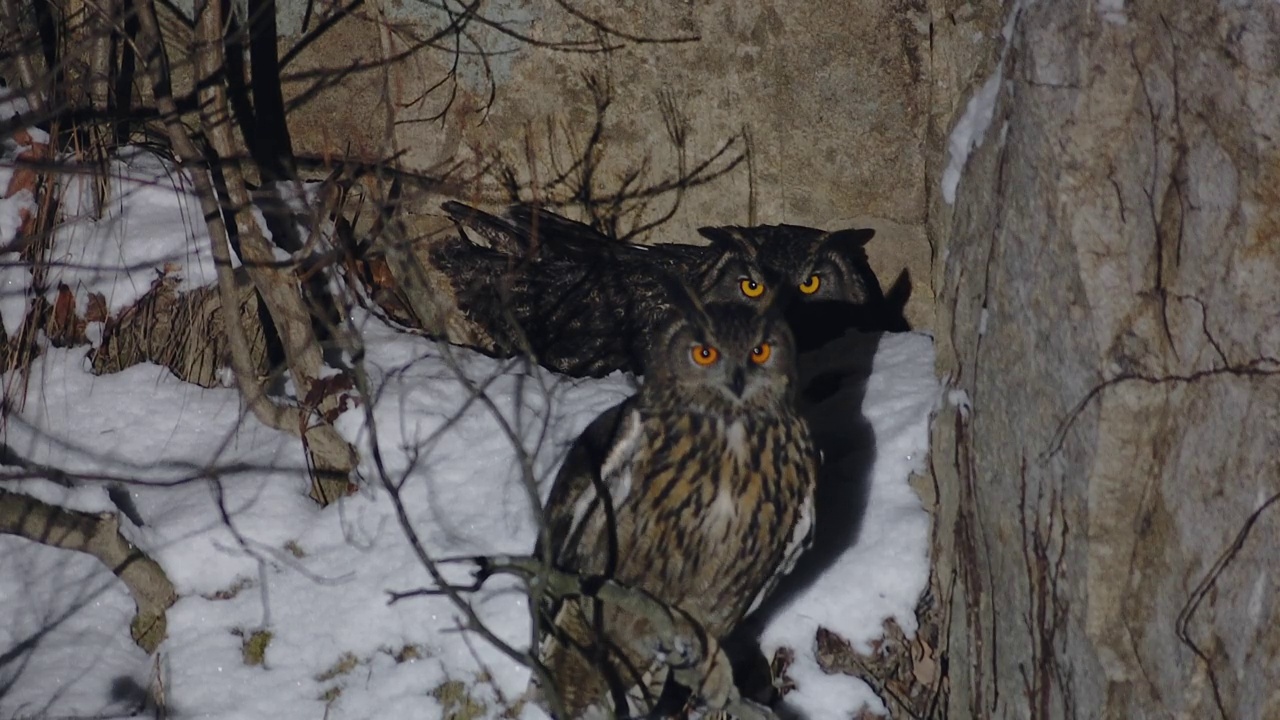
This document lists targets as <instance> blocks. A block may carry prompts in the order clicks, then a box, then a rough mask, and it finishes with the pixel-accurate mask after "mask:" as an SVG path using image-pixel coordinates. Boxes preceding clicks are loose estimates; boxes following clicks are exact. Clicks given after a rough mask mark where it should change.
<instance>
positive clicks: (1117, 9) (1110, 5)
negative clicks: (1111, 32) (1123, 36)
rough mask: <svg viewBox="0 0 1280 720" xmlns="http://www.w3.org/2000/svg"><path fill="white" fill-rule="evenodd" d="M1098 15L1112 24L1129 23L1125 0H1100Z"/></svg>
mask: <svg viewBox="0 0 1280 720" xmlns="http://www.w3.org/2000/svg"><path fill="white" fill-rule="evenodd" d="M1098 16H1099V17H1101V18H1102V19H1103V20H1105V21H1107V22H1109V23H1111V24H1112V25H1128V24H1129V17H1128V16H1127V15H1125V12H1124V0H1098Z"/></svg>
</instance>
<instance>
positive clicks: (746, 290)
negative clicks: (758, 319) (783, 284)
mask: <svg viewBox="0 0 1280 720" xmlns="http://www.w3.org/2000/svg"><path fill="white" fill-rule="evenodd" d="M738 288H739V289H741V290H742V294H743V295H746V296H747V297H749V298H758V297H760V296H761V295H763V294H764V283H758V282H756V281H755V280H752V279H751V278H745V277H744V278H742V279H741V280H739V281H738Z"/></svg>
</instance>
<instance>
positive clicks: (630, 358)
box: [428, 203, 769, 376]
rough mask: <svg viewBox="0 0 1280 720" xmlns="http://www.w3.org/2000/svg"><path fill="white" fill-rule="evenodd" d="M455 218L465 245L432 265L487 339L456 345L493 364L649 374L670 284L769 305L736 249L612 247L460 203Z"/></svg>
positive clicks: (727, 245)
mask: <svg viewBox="0 0 1280 720" xmlns="http://www.w3.org/2000/svg"><path fill="white" fill-rule="evenodd" d="M445 209H446V210H447V211H448V212H449V213H450V214H451V215H452V216H453V217H454V218H455V219H456V220H457V222H458V224H459V228H460V230H461V231H462V235H461V236H460V237H459V238H456V239H453V240H451V241H447V242H444V243H440V244H438V245H436V246H435V247H434V248H433V249H432V250H431V251H430V253H429V262H430V264H431V266H432V269H433V271H435V274H436V275H438V276H441V277H445V278H448V281H449V282H450V284H451V286H452V287H451V290H452V295H453V297H454V298H456V303H457V306H458V310H459V311H460V312H461V314H462V315H463V316H464V318H465V319H466V321H467V323H468V324H469V326H472V327H478V328H480V329H481V330H482V331H483V332H482V333H476V332H472V333H468V334H467V335H468V336H467V337H462V338H455V337H446V339H449V340H451V341H454V342H459V343H460V344H466V345H471V346H475V347H478V348H479V349H481V350H484V351H486V352H489V353H492V354H497V355H504V356H509V355H515V354H519V353H521V352H529V353H531V354H532V355H533V357H534V358H535V359H536V360H537V361H538V362H539V363H540V364H542V365H544V366H546V367H549V368H551V369H553V370H557V371H560V372H565V373H569V374H572V375H593V376H598V375H605V374H607V373H609V372H612V371H614V370H619V369H622V370H630V371H633V372H637V373H639V372H642V371H643V368H642V367H641V366H642V363H643V358H644V353H645V350H646V348H647V344H648V339H649V338H650V337H651V336H652V335H653V328H654V327H655V325H656V324H657V323H659V322H660V321H661V319H662V318H663V317H664V316H665V314H666V312H667V310H668V308H667V293H666V292H665V291H664V290H663V285H664V283H665V282H667V281H668V276H672V277H674V278H676V279H677V280H678V281H679V282H680V283H682V284H684V285H685V286H687V287H689V288H691V289H693V290H694V291H695V292H696V293H697V294H698V295H699V297H700V298H702V299H703V300H705V301H707V302H718V301H725V302H727V301H735V300H737V301H741V302H744V303H748V304H763V303H765V302H767V301H768V300H769V296H768V294H767V293H765V292H764V285H763V282H762V278H761V272H760V270H759V268H757V267H755V266H754V265H753V264H752V263H751V262H750V261H749V260H748V259H746V257H745V256H744V255H743V254H742V253H741V252H739V250H738V248H737V246H736V244H735V242H736V241H735V240H733V239H726V240H725V241H723V242H721V241H717V242H715V243H713V244H712V246H710V247H708V248H706V249H705V251H704V252H700V253H699V254H697V255H689V254H685V253H677V252H670V251H668V250H667V249H666V248H665V247H662V246H653V247H648V246H641V245H630V244H625V243H618V242H616V241H612V240H608V239H602V237H603V236H599V235H598V234H594V235H592V234H590V233H594V231H590V229H589V228H587V226H585V225H581V224H580V223H573V222H572V221H570V220H566V219H564V218H556V219H554V220H553V219H551V218H549V217H548V218H541V216H539V217H540V218H541V219H539V220H530V221H529V222H528V224H527V225H526V224H521V223H519V222H515V221H508V220H505V219H503V218H498V217H496V216H493V215H489V214H488V213H484V212H482V211H479V210H476V209H474V208H469V207H467V206H465V205H461V204H459V203H446V205H445ZM581 228H587V230H588V232H587V233H584V232H580V230H581ZM468 232H470V233H471V234H473V235H475V237H474V238H472V237H469V236H468ZM428 330H432V328H428ZM444 334H446V335H447V334H448V333H447V329H446V332H445V333H444ZM477 335H483V337H479V338H477V337H475V336H477Z"/></svg>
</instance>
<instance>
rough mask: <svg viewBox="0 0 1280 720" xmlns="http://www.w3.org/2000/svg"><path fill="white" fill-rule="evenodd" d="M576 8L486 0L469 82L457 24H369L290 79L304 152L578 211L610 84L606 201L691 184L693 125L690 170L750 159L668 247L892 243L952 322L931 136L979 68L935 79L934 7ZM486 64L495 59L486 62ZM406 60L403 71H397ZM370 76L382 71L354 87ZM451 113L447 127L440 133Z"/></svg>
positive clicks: (640, 219) (699, 202)
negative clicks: (798, 239) (932, 221)
mask: <svg viewBox="0 0 1280 720" xmlns="http://www.w3.org/2000/svg"><path fill="white" fill-rule="evenodd" d="M572 7H574V8H576V9H577V10H579V11H580V12H581V15H582V17H576V16H575V15H573V14H571V13H570V12H567V11H566V10H565V9H564V7H563V6H560V5H557V4H555V3H550V2H548V3H524V2H498V3H484V4H482V5H481V6H480V9H479V13H480V15H479V16H478V17H474V18H471V19H470V20H469V22H468V23H467V25H466V33H465V35H464V37H463V39H462V40H461V43H462V47H463V49H464V50H466V51H468V52H471V53H473V54H465V55H461V56H459V57H458V58H457V60H458V62H457V63H456V66H455V57H454V55H453V54H452V52H450V50H451V49H452V47H453V45H452V42H453V40H454V36H453V35H451V34H448V33H446V34H445V35H444V36H443V37H442V39H441V40H440V41H439V42H438V43H437V44H438V45H440V46H441V47H440V48H432V47H426V48H418V49H415V45H417V44H418V43H419V41H420V40H421V39H423V37H424V36H426V35H428V34H430V33H431V32H433V31H438V30H439V29H440V28H442V27H447V26H448V24H449V22H450V18H449V17H448V16H446V15H444V13H442V12H441V11H439V10H433V9H430V8H429V7H428V6H426V5H423V4H417V3H398V2H381V3H377V4H374V5H372V6H366V7H365V8H362V9H361V10H359V11H357V13H356V14H355V16H353V17H352V18H350V19H348V20H344V21H343V22H341V23H338V24H337V25H336V26H335V27H334V29H333V30H332V31H331V34H330V36H328V37H326V39H325V40H324V41H323V42H318V43H315V44H314V45H312V46H310V47H309V48H307V49H306V50H304V51H303V52H301V53H299V54H298V57H297V58H296V60H295V61H294V62H293V63H292V64H291V65H290V66H289V67H288V68H287V71H286V78H287V80H288V90H289V92H290V94H291V95H292V96H294V97H295V98H301V101H300V103H299V107H298V110H297V111H296V112H295V113H294V114H293V116H292V117H291V119H290V127H291V130H292V131H293V133H294V139H295V142H296V143H297V150H298V151H299V152H305V153H313V154H322V153H327V154H330V155H332V154H335V153H337V154H343V153H350V154H353V155H355V156H357V157H363V158H366V159H375V158H378V157H385V156H387V155H389V154H392V153H398V157H399V159H400V162H401V164H402V166H403V167H405V168H406V169H410V170H417V171H436V172H438V171H439V170H440V169H442V168H444V167H447V166H449V165H450V163H453V162H456V161H460V162H461V163H462V165H461V168H460V169H459V170H458V171H457V172H456V173H455V176H456V177H460V178H461V177H479V178H481V182H467V183H465V184H464V185H463V186H462V187H463V191H464V192H467V193H474V194H476V195H477V197H475V198H473V199H476V200H484V199H486V198H487V199H492V200H501V199H503V198H502V197H501V195H502V193H501V188H500V186H499V184H498V183H497V182H496V181H495V175H496V173H495V167H494V163H499V164H501V165H502V166H504V167H506V168H510V169H512V170H513V171H514V173H515V176H516V177H517V178H518V180H519V181H520V182H521V183H522V184H528V185H532V186H533V187H536V188H538V192H539V193H543V194H545V195H547V196H550V197H551V199H561V200H563V199H567V198H568V197H569V196H571V195H572V194H573V193H574V192H578V190H577V188H571V187H568V186H555V184H554V183H553V182H552V179H553V178H555V177H556V176H557V175H560V174H562V173H563V172H564V171H565V169H566V168H570V167H571V166H572V165H573V163H574V162H575V160H577V159H578V158H580V157H581V156H582V154H583V152H584V148H586V147H587V146H588V140H589V138H590V136H591V134H592V132H593V128H594V125H595V121H596V118H597V101H598V100H599V93H593V92H592V87H593V85H594V86H595V87H596V88H600V87H604V86H607V87H608V94H609V99H610V104H609V107H608V110H607V112H606V114H605V118H604V123H603V135H602V138H601V142H600V143H599V146H598V148H597V150H596V156H595V158H594V159H596V160H597V161H598V164H599V167H598V169H597V170H596V172H595V173H594V176H593V178H592V182H591V183H590V185H591V188H590V190H591V192H593V193H594V194H595V195H596V196H602V195H607V194H609V193H612V192H616V191H618V190H620V189H622V188H623V187H624V186H625V183H626V180H625V178H627V177H628V175H629V174H632V173H636V172H637V171H639V177H638V179H637V181H636V183H634V184H635V185H637V186H638V185H652V184H656V183H661V182H663V181H664V180H667V179H669V178H670V177H672V176H674V175H675V174H676V172H677V170H678V168H679V167H680V162H681V158H680V157H679V155H678V154H677V153H676V152H675V150H674V146H673V143H672V141H671V139H670V134H671V133H670V127H671V126H672V125H673V118H675V119H676V122H675V123H674V124H676V125H677V126H679V127H681V129H682V131H683V132H684V134H685V136H686V138H687V139H686V143H685V147H686V153H685V158H684V163H685V165H686V166H688V167H689V168H693V167H696V166H697V165H698V164H699V163H700V162H702V161H705V160H706V159H708V158H712V157H715V156H716V153H717V151H719V150H720V149H721V148H723V147H724V146H725V145H726V144H728V149H727V150H726V151H725V152H724V153H723V154H722V155H720V156H719V158H720V159H719V160H718V161H716V162H713V163H712V164H711V166H710V167H709V168H708V173H710V172H714V171H715V170H717V169H724V168H726V167H729V166H730V165H732V163H731V162H730V161H731V159H732V158H735V157H738V156H740V155H742V154H743V153H747V154H749V161H747V160H745V159H744V160H743V161H741V162H739V163H738V164H736V165H732V169H729V170H728V171H727V172H725V173H724V174H723V175H722V176H720V177H718V178H717V179H715V180H714V181H712V182H707V183H705V184H700V185H697V186H695V187H691V188H689V189H688V190H687V191H686V192H684V193H682V195H681V196H680V198H679V201H680V202H679V207H678V208H677V209H676V211H675V213H674V214H673V215H672V217H671V218H670V220H669V221H668V222H666V223H664V224H663V225H662V226H660V227H659V228H658V229H656V230H654V231H653V232H651V233H648V234H647V239H648V240H651V241H657V242H661V241H672V240H676V241H685V242H695V241H698V237H697V235H696V234H695V233H694V232H693V230H694V228H696V227H697V226H700V225H706V224H733V223H739V224H742V223H749V222H757V223H781V222H787V223H798V224H806V225H814V226H819V227H826V228H837V227H845V226H850V225H865V226H870V227H875V228H876V229H877V231H878V236H877V238H876V239H875V240H874V241H873V242H872V243H871V245H870V247H869V251H870V254H871V259H872V263H873V265H874V267H875V268H876V269H877V271H878V272H879V274H880V276H881V279H882V282H883V284H885V285H886V286H887V285H888V284H889V283H891V282H892V281H893V280H894V278H895V277H896V276H897V274H898V273H899V272H900V271H901V270H902V269H903V268H908V269H909V270H910V272H911V275H912V277H913V279H914V280H915V284H914V288H913V302H912V304H911V306H910V308H909V315H910V319H911V320H912V321H913V323H914V324H915V325H917V326H922V327H929V326H931V325H932V302H933V293H932V290H931V288H932V283H931V254H932V250H931V247H930V243H929V241H928V239H927V238H926V234H925V227H926V224H925V219H926V215H927V212H928V207H929V195H930V193H931V187H933V186H931V185H930V184H929V183H928V182H927V180H926V165H927V162H928V158H929V155H930V151H929V149H928V148H929V145H930V138H931V137H933V140H934V141H935V142H936V136H937V132H938V128H939V127H940V125H939V124H938V123H936V122H935V123H934V124H932V125H931V120H937V118H935V117H933V115H931V108H932V107H935V106H936V105H937V104H938V103H939V102H942V103H943V105H946V106H950V105H951V104H953V103H954V102H956V100H955V99H954V98H955V97H957V96H958V93H959V92H961V91H962V90H963V86H964V84H965V80H966V78H967V76H968V75H969V74H970V73H971V72H972V71H970V70H957V69H954V68H966V67H967V66H968V63H961V62H957V63H950V62H948V63H947V64H946V66H945V67H946V69H945V71H944V72H943V75H944V76H945V77H943V78H941V79H939V80H938V82H937V83H934V82H932V80H931V78H932V74H933V72H934V69H933V67H932V63H933V61H934V58H933V55H932V54H931V49H930V39H931V33H930V27H931V22H930V12H931V10H930V9H929V8H927V7H926V6H925V4H924V3H923V2H922V1H921V0H900V1H897V2H889V3H885V2H879V1H872V0H859V1H858V2H852V3H845V4H839V5H831V6H821V5H819V4H816V3H781V2H764V3H757V2H734V3H674V2H669V1H668V0H647V1H643V2H628V3H613V2H604V1H602V0H592V1H590V2H582V3H575V4H574V5H573V6H572ZM291 8H292V9H291ZM295 11H296V8H293V6H292V5H289V4H286V5H284V6H282V20H281V23H280V26H281V30H282V32H285V33H299V32H302V31H303V24H302V22H301V20H300V19H299V14H298V13H297V12H295ZM987 16H990V17H995V18H997V19H998V11H995V12H990V13H987V15H986V16H984V15H982V14H979V13H974V12H970V11H965V12H964V13H962V14H961V17H960V19H959V21H958V22H959V23H960V24H959V25H958V27H962V28H964V30H965V32H964V33H963V34H964V35H965V37H966V39H965V40H964V41H963V42H962V43H960V45H963V46H966V47H969V46H972V47H981V46H983V45H984V44H989V43H984V41H983V38H984V36H983V32H982V31H983V30H986V31H990V30H991V28H990V27H984V25H983V24H982V23H980V22H978V20H979V19H983V18H986V17H987ZM317 17H321V18H322V17H324V12H323V11H321V12H319V13H317ZM583 18H589V21H588V20H584V19H583ZM316 22H317V21H316V20H312V21H311V23H310V25H309V27H314V26H315V25H316ZM947 22H948V24H949V25H950V24H953V23H952V21H951V20H948V21H947ZM495 25H502V27H503V28H504V29H505V30H507V31H509V32H510V34H507V33H504V32H501V31H499V30H498V29H496V28H495V27H494V26H495ZM512 34H519V35H520V36H521V37H520V38H515V37H513V36H512ZM296 37H298V36H297V35H294V36H293V37H286V38H285V39H284V41H283V42H282V47H284V48H288V47H291V46H292V45H294V44H296V42H297V40H296ZM600 47H607V48H608V50H607V51H600V50H599V48H600ZM481 49H483V50H484V51H485V52H486V55H485V56H483V57H482V56H481V55H479V54H475V53H478V52H479V51H480V50H481ZM387 58H394V59H395V62H394V63H391V64H390V65H389V66H388V67H385V68H384V67H380V66H378V64H379V63H378V61H379V60H383V59H387ZM353 62H359V63H361V64H362V65H361V67H360V68H358V69H355V70H354V71H353V70H352V69H351V68H350V67H349V66H350V65H351V64H352V63H353ZM343 68H347V69H346V70H345V73H346V75H345V77H344V78H343V80H342V81H341V83H339V84H336V85H333V86H332V87H324V88H320V89H319V90H317V89H316V86H317V85H319V84H320V83H319V82H318V80H317V79H316V76H317V73H316V71H323V70H325V69H329V70H340V69H343ZM451 71H452V74H451ZM321 74H323V73H321ZM437 84H439V86H438V87H436V88H435V89H434V90H431V87H432V86H433V85H437ZM429 91H430V92H429ZM446 107H447V108H448V114H447V116H446V118H445V120H444V121H443V122H441V121H439V120H437V119H433V118H434V117H435V116H437V115H438V114H439V113H441V112H442V111H444V110H445V109H446ZM388 129H390V132H387V130H388ZM943 132H945V130H943ZM486 169H487V170H488V172H486ZM708 173H704V174H708ZM674 200H675V197H674V196H673V195H667V196H664V197H662V198H659V199H657V200H655V201H654V202H653V203H651V205H650V206H649V207H648V208H647V209H646V210H645V211H644V212H642V213H638V214H637V215H636V216H634V217H633V218H630V219H629V221H628V223H627V225H626V226H625V227H623V228H621V229H623V230H626V229H628V228H629V227H635V226H637V225H640V224H643V223H645V222H650V221H653V220H655V219H658V218H660V217H662V216H664V215H665V214H666V213H667V212H668V211H669V210H670V209H671V207H672V205H673V202H674ZM428 205H429V202H427V201H424V202H423V203H422V205H421V206H420V207H418V208H416V209H418V210H420V211H426V210H428V209H429V208H428V207H427V206H428Z"/></svg>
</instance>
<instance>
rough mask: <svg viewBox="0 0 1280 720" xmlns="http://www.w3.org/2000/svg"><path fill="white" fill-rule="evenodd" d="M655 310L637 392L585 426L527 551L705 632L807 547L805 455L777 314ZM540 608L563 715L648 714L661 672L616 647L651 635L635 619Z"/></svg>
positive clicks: (570, 607)
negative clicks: (627, 590)
mask: <svg viewBox="0 0 1280 720" xmlns="http://www.w3.org/2000/svg"><path fill="white" fill-rule="evenodd" d="M667 303H668V305H667V306H668V307H669V308H671V311H670V312H668V313H667V314H666V315H665V316H664V319H663V321H662V322H661V324H659V325H657V326H655V327H654V328H653V334H652V336H651V337H650V338H649V341H648V344H647V350H646V353H645V358H644V367H645V370H646V375H645V382H644V384H643V386H642V387H641V389H640V391H639V393H638V394H637V395H636V396H634V397H632V398H630V399H628V400H626V401H625V402H623V403H622V404H620V405H618V406H616V407H614V408H612V409H611V410H609V411H607V412H605V413H604V414H602V415H601V416H600V417H599V418H597V419H596V420H595V421H594V422H593V423H591V425H590V426H589V427H588V428H587V429H586V430H585V431H584V432H583V433H582V435H581V436H580V437H579V438H578V440H577V441H576V443H575V444H574V446H573V448H572V449H571V451H570V453H569V456H568V458H567V459H566V461H565V464H564V466H563V467H562V468H561V470H560V473H559V475H558V476H557V477H556V480H555V483H554V485H553V487H552V490H551V493H550V496H549V497H548V500H547V503H546V507H545V521H546V523H547V537H549V539H550V542H549V545H547V546H543V545H541V543H540V544H539V548H538V552H539V553H544V552H545V553H546V555H547V556H548V557H549V558H550V561H551V562H552V563H553V565H554V566H555V567H556V568H557V569H561V570H566V571H570V572H575V573H579V574H583V575H587V576H599V577H604V578H609V579H614V580H616V581H618V582H620V583H623V584H625V585H627V586H629V587H634V588H637V589H640V590H643V591H644V592H646V593H649V594H651V595H652V596H654V597H655V598H657V599H658V600H660V601H661V602H663V603H666V604H669V605H671V606H673V607H677V608H679V609H680V610H681V611H682V612H684V613H687V614H688V615H689V617H690V618H691V619H692V620H694V621H695V622H697V623H699V624H700V625H701V626H702V627H703V628H704V629H705V630H706V631H707V633H708V634H709V635H710V636H712V637H714V638H717V639H720V638H723V637H725V636H726V635H727V634H728V633H729V632H730V631H731V630H733V629H734V628H735V627H736V626H737V625H738V624H739V623H740V622H741V621H742V619H743V617H744V616H746V614H747V613H748V612H750V611H751V610H752V609H754V608H755V607H756V606H757V605H759V604H760V602H761V601H762V600H763V599H764V597H765V596H766V595H768V594H769V592H770V591H771V590H772V588H773V587H774V585H775V583H776V582H777V580H778V579H779V578H780V577H781V576H782V575H783V574H785V573H786V572H788V571H789V570H790V569H791V567H792V566H794V564H795V562H796V560H797V558H798V557H799V556H800V554H801V552H802V551H803V549H804V548H805V547H806V544H807V542H808V538H809V537H810V533H811V530H812V517H813V496H814V491H815V477H816V474H817V465H818V458H817V452H816V450H815V449H814V446H813V442H812V440H811V438H810V434H809V430H808V427H807V426H806V425H805V422H804V421H803V420H802V419H801V418H800V417H799V416H798V415H797V414H796V411H795V402H794V393H795V388H794V385H795V383H796V370H795V348H794V344H793V341H792V338H791V333H790V330H789V329H788V327H787V324H786V322H785V321H784V320H783V318H782V317H781V315H780V314H778V313H777V312H776V311H775V310H774V309H773V308H771V307H769V306H768V305H765V306H763V307H759V306H753V305H750V304H745V303H741V302H732V303H725V302H719V303H710V304H707V305H705V306H703V305H701V304H700V303H699V302H697V301H696V300H695V299H693V298H692V297H688V296H687V295H686V296H684V297H675V298H672V297H668V299H667ZM544 615H545V618H544V622H543V624H542V627H541V630H542V637H541V642H540V646H539V657H540V660H541V662H542V663H543V664H544V666H545V667H546V668H547V670H548V671H549V674H550V677H551V678H553V680H554V684H555V686H556V687H555V690H556V692H557V693H558V695H559V697H560V699H561V701H562V702H563V703H564V706H565V708H566V710H567V711H568V712H569V715H570V717H573V718H578V717H581V716H583V715H584V714H586V715H587V716H594V713H595V712H596V711H598V710H599V709H601V708H606V707H608V708H613V709H614V710H616V711H617V712H618V713H619V716H620V717H630V716H644V714H645V713H648V712H651V711H653V710H654V709H655V708H656V707H657V706H658V702H659V698H660V697H661V695H662V691H663V688H664V681H665V679H666V674H665V668H663V667H661V665H660V663H659V664H657V665H655V664H654V663H653V658H651V657H642V656H636V655H634V654H633V653H632V651H628V650H626V648H629V647H635V646H636V642H635V638H636V636H637V635H639V636H643V635H644V634H645V633H651V632H652V628H650V627H649V626H648V624H647V623H648V621H647V620H646V619H645V618H644V617H640V616H637V615H634V614H628V613H627V612H625V611H624V610H622V609H619V608H617V607H611V606H608V605H599V604H596V603H595V601H593V600H589V599H587V598H585V597H579V598H571V599H567V600H564V601H563V602H561V603H559V604H558V605H555V606H552V607H546V608H544ZM672 690H674V689H672ZM692 690H694V691H695V693H694V695H695V697H694V700H695V701H696V700H697V697H696V695H697V694H696V688H695V689H692ZM624 708H626V709H624ZM628 713H629V714H628Z"/></svg>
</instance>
